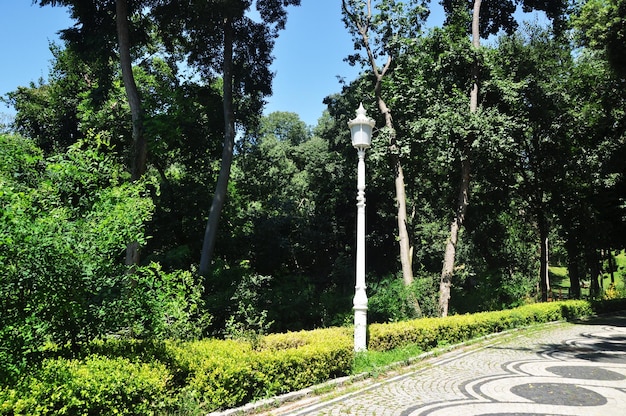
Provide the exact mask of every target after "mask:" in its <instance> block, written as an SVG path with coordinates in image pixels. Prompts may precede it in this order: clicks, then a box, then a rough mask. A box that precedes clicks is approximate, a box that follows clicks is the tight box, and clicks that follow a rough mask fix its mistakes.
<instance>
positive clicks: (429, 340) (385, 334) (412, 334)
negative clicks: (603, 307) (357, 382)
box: [368, 301, 593, 351]
mask: <svg viewBox="0 0 626 416" xmlns="http://www.w3.org/2000/svg"><path fill="white" fill-rule="evenodd" d="M592 313H593V310H592V307H591V304H590V303H589V302H587V301H566V302H551V303H537V304H532V305H525V306H520V307H518V308H515V309H510V310H505V311H495V312H482V313H476V314H473V315H454V316H449V317H446V318H425V319H416V320H412V321H404V322H394V323H387V324H373V325H370V328H369V331H370V339H369V344H368V346H369V349H371V350H375V351H388V350H392V349H394V348H399V347H403V346H405V345H409V344H415V345H417V346H419V347H420V348H421V349H422V350H424V351H427V350H430V349H432V348H433V347H436V346H437V345H441V344H455V343H459V342H463V341H467V340H469V339H472V338H476V337H478V336H483V335H487V334H491V333H497V332H501V331H504V330H507V329H511V328H517V327H522V326H526V325H530V324H533V323H544V322H550V321H557V320H561V319H570V318H576V317H582V316H588V315H591V314H592Z"/></svg>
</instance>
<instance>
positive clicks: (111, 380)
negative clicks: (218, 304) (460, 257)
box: [0, 299, 626, 415]
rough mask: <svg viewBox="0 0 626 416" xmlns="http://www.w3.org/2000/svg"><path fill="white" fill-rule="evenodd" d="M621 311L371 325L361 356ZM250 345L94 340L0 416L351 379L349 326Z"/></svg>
mask: <svg viewBox="0 0 626 416" xmlns="http://www.w3.org/2000/svg"><path fill="white" fill-rule="evenodd" d="M624 309H626V300H624V299H620V300H615V301H603V302H598V303H596V302H594V303H590V302H588V301H564V302H553V303H544V304H533V305H527V306H522V307H519V308H515V309H512V310H506V311H497V312H484V313H478V314H474V315H456V316H449V317H447V318H425V319H418V320H413V321H407V322H398V323H389V324H373V325H370V327H369V335H370V337H369V349H370V350H376V351H387V350H391V349H394V348H400V347H404V346H407V345H410V344H412V345H417V346H418V347H420V348H421V349H422V350H423V351H427V350H430V349H432V348H433V347H436V346H438V345H445V344H456V343H459V342H463V341H467V340H469V339H472V338H476V337H479V336H484V335H487V334H491V333H497V332H501V331H505V330H508V329H512V328H517V327H523V326H527V325H531V324H534V323H543V322H550V321H556V320H563V319H575V318H581V317H586V316H590V315H592V314H594V312H602V313H606V312H612V311H617V310H624ZM257 341H258V342H255V343H254V344H251V343H249V342H244V341H234V340H225V341H224V340H202V341H194V342H173V341H172V342H165V343H150V342H141V341H125V340H107V341H99V342H94V343H92V345H91V346H90V348H88V349H87V350H86V351H85V353H86V354H88V355H87V357H85V358H83V359H73V360H68V359H65V358H47V359H45V360H44V361H43V362H42V364H41V365H40V366H39V367H38V368H37V369H34V370H32V372H31V374H30V375H29V376H27V377H25V378H24V379H22V380H21V381H20V382H19V383H18V384H17V385H15V386H5V387H4V388H0V415H53V414H54V415H92V414H98V415H109V414H120V415H151V414H167V413H168V412H169V413H170V414H183V413H185V411H190V410H189V408H187V407H185V406H189V403H185V401H186V400H187V401H189V400H192V401H193V402H194V404H195V405H196V406H197V409H195V410H197V411H198V412H199V414H200V413H208V412H210V411H214V410H219V409H225V408H229V407H235V406H240V405H243V404H245V403H248V402H251V401H255V400H259V399H263V398H267V397H271V396H274V395H278V394H281V393H286V392H290V391H294V390H298V389H302V388H305V387H309V386H312V385H315V384H318V383H321V382H324V381H327V380H329V379H332V378H335V377H339V376H344V375H348V374H350V373H351V369H352V365H353V362H354V352H353V337H352V330H351V329H349V328H329V329H320V330H315V331H302V332H292V333H286V334H274V335H268V336H265V337H261V338H260V339H259V340H257ZM177 412H178V413H177ZM188 414H192V413H188Z"/></svg>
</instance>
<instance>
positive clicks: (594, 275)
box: [589, 249, 602, 297]
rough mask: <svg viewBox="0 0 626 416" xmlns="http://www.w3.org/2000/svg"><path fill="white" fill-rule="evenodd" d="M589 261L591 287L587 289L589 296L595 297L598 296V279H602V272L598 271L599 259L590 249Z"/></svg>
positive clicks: (593, 250)
mask: <svg viewBox="0 0 626 416" xmlns="http://www.w3.org/2000/svg"><path fill="white" fill-rule="evenodd" d="M589 260H590V261H589V264H590V269H591V270H590V271H591V287H590V288H589V295H590V296H591V297H596V296H598V295H600V279H601V278H602V272H601V271H600V269H601V268H600V259H599V256H598V253H597V252H596V251H595V249H592V254H591V255H590V256H589Z"/></svg>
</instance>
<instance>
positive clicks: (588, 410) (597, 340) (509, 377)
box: [265, 314, 626, 416]
mask: <svg viewBox="0 0 626 416" xmlns="http://www.w3.org/2000/svg"><path fill="white" fill-rule="evenodd" d="M623 414H626V315H625V314H622V315H615V316H611V317H604V318H598V319H595V320H592V321H589V322H585V323H581V324H569V323H560V324H554V325H546V326H543V327H541V328H539V329H531V330H523V331H519V332H517V333H513V334H509V335H504V336H499V337H494V338H492V339H490V340H488V341H485V342H482V343H479V344H474V345H472V346H468V347H464V348H461V349H457V350H454V351H451V352H448V353H446V354H443V355H440V356H438V357H434V358H430V359H427V360H425V361H424V362H422V363H420V364H417V365H415V366H413V367H411V368H406V369H404V370H403V371H402V373H401V374H396V375H391V376H388V378H387V379H383V380H366V381H364V382H360V383H356V384H355V385H353V386H351V388H344V389H343V393H341V392H337V391H335V392H331V393H330V394H326V395H321V396H317V397H314V398H308V399H306V400H301V401H299V402H294V403H287V404H285V405H283V406H281V407H279V408H276V409H272V410H270V411H267V412H266V413H265V415H272V416H274V415H301V416H303V415H315V416H322V415H358V416H361V415H363V416H365V415H372V416H374V415H376V416H426V415H428V416H441V415H454V416H461V415H482V416H533V415H557V416H566V415H567V416H570V415H571V416H576V415H581V416H582V415H584V416H591V415H603V416H613V415H623Z"/></svg>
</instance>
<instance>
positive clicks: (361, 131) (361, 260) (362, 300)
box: [348, 104, 374, 352]
mask: <svg viewBox="0 0 626 416" xmlns="http://www.w3.org/2000/svg"><path fill="white" fill-rule="evenodd" d="M356 114H357V116H356V118H355V119H353V120H350V121H349V122H348V127H350V132H351V135H352V145H353V146H354V147H355V148H356V149H357V155H358V157H359V162H358V170H357V197H356V201H357V202H356V206H357V227H356V286H355V293H354V350H355V351H357V352H358V351H365V350H367V294H366V293H365V150H367V149H368V148H369V147H370V146H371V144H372V129H373V128H374V120H372V119H371V118H369V117H367V115H366V112H365V108H363V104H361V105H360V106H359V109H358V110H357V111H356Z"/></svg>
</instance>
